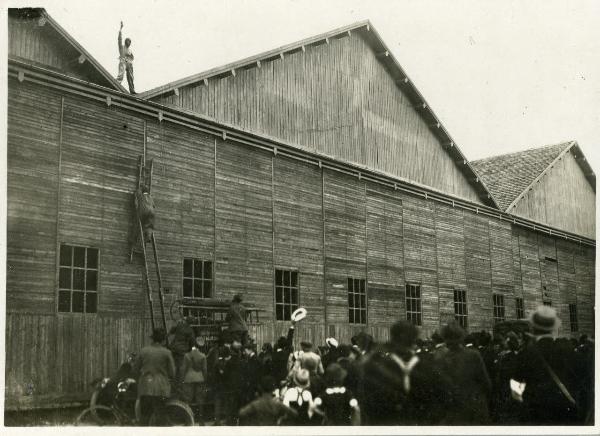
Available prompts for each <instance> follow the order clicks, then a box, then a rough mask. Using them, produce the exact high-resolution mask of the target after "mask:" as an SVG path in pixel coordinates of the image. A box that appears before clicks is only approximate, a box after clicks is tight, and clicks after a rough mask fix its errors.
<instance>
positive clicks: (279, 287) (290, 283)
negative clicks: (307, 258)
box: [275, 269, 299, 321]
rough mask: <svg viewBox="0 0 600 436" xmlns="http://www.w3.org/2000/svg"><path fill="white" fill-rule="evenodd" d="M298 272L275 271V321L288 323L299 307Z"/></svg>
mask: <svg viewBox="0 0 600 436" xmlns="http://www.w3.org/2000/svg"><path fill="white" fill-rule="evenodd" d="M298 289H299V286H298V271H291V270H283V269H276V270H275V319H276V320H278V321H289V320H290V319H291V315H292V313H293V312H294V310H296V309H298V305H299V295H298V294H299V290H298Z"/></svg>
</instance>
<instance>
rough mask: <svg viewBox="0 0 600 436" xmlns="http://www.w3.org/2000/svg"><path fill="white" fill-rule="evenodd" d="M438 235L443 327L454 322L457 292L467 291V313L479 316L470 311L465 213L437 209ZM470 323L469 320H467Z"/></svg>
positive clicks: (436, 223)
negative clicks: (455, 293) (455, 295)
mask: <svg viewBox="0 0 600 436" xmlns="http://www.w3.org/2000/svg"><path fill="white" fill-rule="evenodd" d="M435 218H436V219H435V232H436V242H437V246H436V255H437V259H436V261H437V276H438V286H439V291H438V295H439V316H440V324H443V323H447V322H449V321H452V320H454V290H455V289H456V290H464V291H466V296H467V313H471V311H473V312H476V309H475V307H474V308H471V307H470V304H469V303H470V301H471V290H470V289H469V288H468V287H467V275H466V270H467V269H468V268H469V267H470V266H469V265H467V264H466V257H465V233H466V232H468V229H467V230H465V227H464V224H463V222H464V213H463V211H462V210H459V209H455V208H452V207H450V206H445V205H440V204H436V205H435ZM467 319H468V318H467Z"/></svg>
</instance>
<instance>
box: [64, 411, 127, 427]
mask: <svg viewBox="0 0 600 436" xmlns="http://www.w3.org/2000/svg"><path fill="white" fill-rule="evenodd" d="M75 425H77V426H98V425H100V426H103V425H107V426H120V425H121V421H120V419H119V417H118V416H117V415H116V414H115V412H114V411H113V410H112V409H111V408H110V407H106V406H94V407H88V408H87V409H85V410H84V411H83V412H81V413H80V414H79V416H78V417H77V419H76V420H75Z"/></svg>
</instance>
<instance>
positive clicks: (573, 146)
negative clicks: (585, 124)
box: [471, 141, 596, 212]
mask: <svg viewBox="0 0 600 436" xmlns="http://www.w3.org/2000/svg"><path fill="white" fill-rule="evenodd" d="M571 150H572V151H573V152H574V157H575V159H576V160H577V162H578V163H579V166H580V167H581V168H582V171H583V172H584V174H585V176H586V178H587V179H588V181H589V182H590V184H591V185H592V187H593V188H594V191H595V190H596V176H595V174H594V172H593V171H592V169H591V167H590V166H589V164H588V163H587V160H586V159H585V156H583V153H582V152H581V149H580V148H579V146H578V144H577V142H575V141H570V142H561V143H559V144H554V145H547V146H545V147H538V148H531V149H528V150H524V151H519V152H516V153H509V154H503V155H500V156H492V157H488V158H485V159H480V160H476V161H473V162H471V165H472V166H473V168H474V169H475V171H476V172H477V173H478V174H479V175H480V176H481V178H482V179H483V180H485V182H486V184H487V186H488V188H489V189H490V190H491V191H492V194H493V196H494V198H495V199H496V201H497V202H498V204H499V206H500V208H501V209H502V210H503V211H506V212H509V211H510V210H511V209H512V207H513V206H514V205H515V204H516V203H517V202H518V200H519V199H520V198H522V196H523V195H524V194H525V193H526V192H527V191H528V190H529V188H530V187H531V186H532V184H533V183H534V182H535V181H536V180H537V179H538V178H540V177H541V176H542V174H544V173H545V172H546V171H547V170H548V168H549V167H550V166H552V165H553V163H554V162H555V161H556V160H558V158H559V157H561V156H562V155H563V154H565V153H568V152H569V151H571Z"/></svg>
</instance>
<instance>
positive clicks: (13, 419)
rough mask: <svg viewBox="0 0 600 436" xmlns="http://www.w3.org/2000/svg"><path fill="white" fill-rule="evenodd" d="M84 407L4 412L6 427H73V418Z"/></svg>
mask: <svg viewBox="0 0 600 436" xmlns="http://www.w3.org/2000/svg"><path fill="white" fill-rule="evenodd" d="M85 407H86V406H81V407H69V408H64V409H38V410H27V411H19V412H16V411H5V412H4V425H5V426H6V427H33V426H64V425H73V423H74V422H75V418H77V416H78V415H79V414H80V413H81V412H82V411H83V409H84V408H85Z"/></svg>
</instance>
